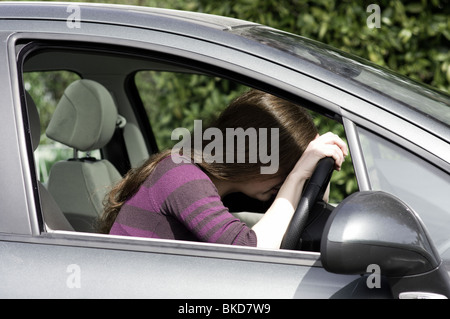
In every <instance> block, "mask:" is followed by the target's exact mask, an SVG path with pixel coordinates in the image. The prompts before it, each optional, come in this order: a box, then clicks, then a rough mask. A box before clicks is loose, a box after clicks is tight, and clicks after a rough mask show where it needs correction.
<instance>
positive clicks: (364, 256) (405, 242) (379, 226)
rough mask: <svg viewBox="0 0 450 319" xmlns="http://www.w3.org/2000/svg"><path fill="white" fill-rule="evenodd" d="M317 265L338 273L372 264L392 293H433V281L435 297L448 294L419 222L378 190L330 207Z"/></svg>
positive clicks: (353, 271) (448, 286)
mask: <svg viewBox="0 0 450 319" xmlns="http://www.w3.org/2000/svg"><path fill="white" fill-rule="evenodd" d="M321 262H322V265H323V267H324V268H325V269H326V270H327V271H330V272H333V273H338V274H365V273H367V272H369V270H368V267H369V266H370V265H377V266H378V267H379V269H380V271H381V275H383V276H385V277H388V279H389V278H390V282H391V286H392V288H393V290H395V291H394V292H396V293H400V292H402V291H405V290H404V289H408V290H411V289H415V288H414V286H417V287H418V288H423V287H424V286H432V287H431V288H429V291H430V290H431V291H433V287H434V283H433V282H435V281H437V282H435V284H437V285H439V286H441V288H439V289H438V290H439V293H443V294H444V295H446V296H447V297H448V296H449V294H450V279H449V276H448V273H447V271H446V270H445V268H444V266H443V265H442V261H441V258H440V256H439V253H438V252H437V250H436V248H435V247H434V245H433V242H432V241H431V240H430V237H429V235H428V233H427V231H426V229H425V226H424V225H423V223H422V221H421V220H420V218H419V217H418V216H417V214H416V213H415V212H414V211H413V210H412V209H411V208H409V207H408V206H407V205H406V204H405V203H403V202H402V201H400V200H399V199H398V198H396V197H395V196H392V195H390V194H388V193H385V192H381V191H366V192H357V193H354V194H352V195H350V196H349V197H347V198H346V199H344V200H343V201H342V203H341V204H339V205H338V206H337V207H336V208H335V209H334V211H333V213H332V214H331V215H330V217H329V219H328V221H327V223H326V225H325V228H324V232H323V234H322V240H321ZM430 276H431V277H430ZM408 278H413V280H406V279H408ZM421 278H422V279H421ZM405 280H406V281H405ZM418 281H420V283H419V282H418ZM425 282H426V283H425ZM403 283H405V285H404V286H405V287H404V289H403V288H402V285H403Z"/></svg>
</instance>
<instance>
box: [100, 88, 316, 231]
mask: <svg viewBox="0 0 450 319" xmlns="http://www.w3.org/2000/svg"><path fill="white" fill-rule="evenodd" d="M210 127H214V128H218V129H219V130H220V131H221V132H222V133H223V136H225V135H226V134H225V132H226V129H227V128H242V129H244V130H246V129H248V128H256V129H258V128H268V129H270V128H278V132H279V140H278V141H279V158H278V161H279V170H278V172H277V173H276V174H277V175H287V174H288V173H289V172H290V171H291V170H292V168H293V167H294V165H295V164H296V163H297V161H298V159H299V158H300V156H301V155H302V154H303V152H304V151H305V149H306V147H307V146H308V144H309V142H310V141H312V140H313V139H314V138H315V137H316V135H317V128H316V127H315V125H314V122H313V120H312V118H311V116H310V115H309V113H308V112H307V111H306V110H305V109H303V108H302V107H300V106H298V105H296V104H294V103H291V102H289V101H286V100H283V99H280V98H277V97H275V96H273V95H271V94H268V93H265V92H261V91H257V90H250V91H248V92H247V93H244V94H243V95H241V96H240V97H238V98H237V99H236V100H234V101H233V102H232V103H231V104H230V105H229V106H228V107H227V108H226V109H225V110H224V111H223V112H222V114H221V115H220V116H219V117H218V118H217V120H216V121H214V122H213V123H212V124H211V125H210ZM259 140H260V139H259V137H258V141H259ZM207 142H208V141H203V143H204V144H203V145H202V146H203V147H204V146H205V145H206V144H207ZM224 142H225V141H224ZM267 142H268V144H269V145H268V146H267V149H268V150H270V139H269V140H268V141H267ZM191 145H193V144H191ZM249 148H250V145H249V141H246V143H245V156H246V160H245V162H244V163H236V161H235V162H234V163H226V161H225V160H224V161H222V163H220V162H211V163H208V162H207V161H203V160H199V159H198V158H197V160H196V162H197V163H198V165H199V166H200V167H201V168H202V170H204V171H205V173H206V174H208V175H209V176H211V177H214V178H216V179H220V180H228V181H235V182H240V181H244V180H250V179H266V178H270V177H273V175H272V176H271V175H264V174H261V170H260V168H261V166H262V165H263V164H262V163H261V162H260V161H259V160H258V161H257V163H250V161H249V160H248V153H249ZM191 153H192V155H191V157H192V159H194V157H196V156H197V155H196V153H195V152H194V151H193V152H191ZM170 154H171V150H166V151H163V152H161V153H158V154H156V155H153V156H151V157H150V158H149V159H148V160H147V161H146V162H145V163H144V164H143V165H141V166H140V167H138V168H135V169H132V170H130V171H129V172H128V173H127V174H126V175H125V177H124V178H123V179H122V180H121V181H120V182H119V183H118V184H117V185H115V186H114V188H113V189H112V190H111V192H110V193H109V195H108V197H107V199H106V203H105V210H104V212H103V214H102V216H101V217H100V219H99V231H100V232H102V233H108V232H109V230H110V229H111V227H112V225H113V223H114V221H115V219H116V217H117V214H118V213H119V211H120V208H121V207H122V205H123V204H124V203H125V201H127V200H128V199H129V198H131V197H132V196H133V195H134V194H135V193H136V192H137V191H138V189H139V187H140V186H141V185H142V183H143V182H144V181H145V180H146V179H147V178H148V176H149V175H150V174H151V173H152V172H153V170H154V168H155V167H156V165H157V164H158V163H159V162H160V161H161V160H162V159H163V158H165V157H167V156H169V155H170ZM224 156H225V155H224Z"/></svg>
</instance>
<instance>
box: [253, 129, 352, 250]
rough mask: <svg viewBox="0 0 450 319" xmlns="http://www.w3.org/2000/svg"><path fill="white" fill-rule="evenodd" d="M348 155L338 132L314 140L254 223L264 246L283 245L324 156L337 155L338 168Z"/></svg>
mask: <svg viewBox="0 0 450 319" xmlns="http://www.w3.org/2000/svg"><path fill="white" fill-rule="evenodd" d="M347 155H348V150H347V145H346V144H345V142H344V141H342V139H340V138H339V137H338V136H337V135H335V134H332V133H326V134H324V135H321V136H317V138H316V139H315V140H313V141H311V142H310V143H309V145H308V147H307V148H306V150H305V152H304V153H303V155H302V156H301V157H300V159H299V160H298V162H297V164H296V165H295V167H294V169H293V170H292V171H291V172H290V173H289V175H288V176H287V178H286V180H285V181H284V182H283V185H282V186H281V188H280V190H279V192H278V194H277V196H276V198H275V200H274V202H273V204H272V205H271V206H270V208H269V209H268V210H267V212H266V213H265V214H264V217H262V218H261V220H260V221H259V222H258V223H257V224H256V225H254V226H253V228H252V229H253V231H254V232H255V233H256V237H257V239H258V241H257V246H258V247H261V248H274V249H278V248H280V245H281V241H282V239H283V236H284V234H285V232H286V230H287V227H288V226H289V223H290V221H291V219H292V216H293V214H294V212H295V209H296V207H297V204H298V202H299V200H300V196H301V192H302V190H303V186H304V184H305V182H306V180H307V179H309V178H310V177H311V175H312V173H313V171H314V169H315V167H316V165H317V162H318V161H319V160H320V159H321V158H324V157H333V159H334V160H335V163H336V166H335V169H336V170H340V168H341V165H342V163H343V162H344V157H345V156H347Z"/></svg>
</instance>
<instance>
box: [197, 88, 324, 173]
mask: <svg viewBox="0 0 450 319" xmlns="http://www.w3.org/2000/svg"><path fill="white" fill-rule="evenodd" d="M211 127H214V128H217V129H219V130H220V131H221V132H222V136H223V142H222V143H223V147H222V149H223V150H224V152H223V153H224V154H223V155H222V156H223V158H222V160H221V161H219V162H218V161H215V162H212V163H207V162H206V161H204V160H203V161H200V160H198V159H197V162H201V163H199V165H200V166H201V167H202V168H203V169H204V170H205V171H206V172H207V173H209V174H210V175H212V176H213V177H215V178H217V179H219V180H227V181H237V182H243V181H248V180H249V179H256V180H266V179H271V178H273V177H274V175H276V176H286V175H287V174H288V173H289V172H290V171H291V170H292V168H293V167H294V165H295V163H296V162H297V161H298V159H299V158H300V156H301V155H302V154H303V152H304V151H305V149H306V147H307V146H308V144H309V142H310V141H312V140H313V139H314V138H315V137H316V136H317V133H318V132H317V128H316V127H315V125H314V122H313V120H312V118H311V116H310V115H309V113H308V112H307V111H306V110H305V109H304V108H302V107H300V106H298V105H296V104H294V103H291V102H289V101H286V100H284V99H280V98H278V97H276V96H273V95H271V94H268V93H265V92H262V91H257V90H250V91H248V92H247V93H244V94H243V95H241V96H240V97H238V98H237V99H236V100H234V101H233V102H232V103H231V104H230V105H229V106H228V107H227V108H226V109H225V110H224V111H223V112H222V114H221V115H220V116H219V118H217V120H216V121H215V122H214V123H212V125H211ZM237 128H241V130H240V131H239V132H240V133H241V135H240V136H239V137H237V138H235V136H236V135H232V134H229V133H230V132H233V131H234V132H236V130H237ZM261 129H262V130H261ZM250 133H252V134H256V139H252V138H251V136H252V134H250ZM275 133H277V135H275V136H272V135H273V134H275ZM230 138H231V139H232V141H230ZM239 138H241V139H243V140H244V141H245V144H244V147H242V148H239V145H242V143H241V144H240V143H239V141H238V139H239ZM255 140H257V144H256V145H255ZM241 142H242V141H241ZM208 143H210V141H209V140H204V141H203V149H205V147H207V145H208ZM273 143H275V144H276V145H274V144H273ZM230 145H232V146H233V148H232V149H231V150H230V147H229V146H230ZM230 151H231V152H233V154H229V153H230ZM272 152H274V153H275V154H271V153H272ZM242 153H243V154H242ZM203 155H204V154H203ZM241 155H242V156H243V158H245V160H244V161H243V163H242V160H241V162H238V159H239V157H240V156H241ZM265 155H268V156H269V157H268V156H265ZM269 158H270V160H276V161H277V167H276V170H275V171H274V172H272V173H271V174H264V173H262V171H261V168H262V167H267V166H268V165H269V164H270V163H267V160H268V159H269ZM203 159H204V158H203ZM229 159H233V160H232V162H230V160H229ZM255 159H256V162H255Z"/></svg>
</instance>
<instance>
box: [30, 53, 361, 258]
mask: <svg viewBox="0 0 450 319" xmlns="http://www.w3.org/2000/svg"><path fill="white" fill-rule="evenodd" d="M43 48H44V49H45V50H37V51H36V52H33V54H32V55H30V58H29V59H28V60H26V61H25V64H24V74H23V78H24V82H23V86H24V88H25V89H26V90H27V91H28V93H29V94H30V95H31V98H32V99H33V100H34V101H35V104H36V106H37V108H38V111H39V116H40V117H41V119H40V122H41V139H40V144H39V146H38V148H37V150H36V151H35V152H34V158H35V160H36V163H35V165H36V171H37V173H38V179H39V181H40V182H41V183H42V184H43V185H44V187H46V188H48V189H49V190H50V193H52V190H51V188H52V183H49V184H50V185H48V184H47V183H48V178H49V175H50V174H51V173H50V172H51V171H52V168H53V166H55V167H56V166H59V163H60V162H64V161H69V162H71V161H73V159H72V158H71V156H72V154H71V153H72V152H73V150H72V149H71V148H70V147H65V146H64V145H62V144H61V143H56V145H58V147H60V148H61V149H62V150H64V151H61V150H58V151H57V152H58V154H62V153H63V152H64V156H59V157H57V156H53V157H52V158H51V159H48V158H49V156H48V155H47V154H48V149H49V148H51V149H52V150H53V149H55V146H47V143H50V140H51V139H49V138H48V136H47V133H46V132H47V128H48V126H49V121H50V119H51V118H52V117H53V116H54V112H55V108H56V106H57V105H58V103H59V99H61V97H62V95H64V93H63V92H64V90H65V89H67V88H68V87H69V86H70V85H71V84H73V83H75V82H77V81H79V80H80V79H83V80H87V81H93V82H97V83H99V84H101V85H102V86H104V87H105V88H106V90H107V91H108V93H109V94H110V95H111V99H112V101H113V102H114V103H115V106H116V108H117V113H118V120H117V123H116V129H115V130H116V131H115V133H114V136H115V137H114V139H115V141H114V142H109V143H107V144H106V145H104V146H102V147H100V148H99V149H96V150H95V151H93V152H92V151H89V152H87V154H85V153H82V154H78V155H77V156H78V157H81V158H82V159H83V161H84V158H85V157H87V158H88V159H89V160H90V161H102V160H107V161H109V162H110V163H111V167H115V168H116V169H117V170H118V173H119V174H120V175H124V174H125V173H126V172H127V171H128V170H129V169H130V168H132V167H136V166H138V165H140V164H141V163H142V162H143V161H144V160H145V159H147V158H148V157H149V156H150V155H152V154H153V153H155V152H156V151H158V150H163V149H167V148H170V147H172V146H173V145H174V143H176V141H174V140H172V139H171V133H172V132H173V130H174V129H175V128H177V127H184V128H186V129H188V130H192V128H193V125H194V121H196V120H202V121H204V123H205V126H207V125H208V124H209V123H210V122H211V120H213V119H214V118H215V117H217V116H218V114H219V113H220V112H221V111H222V110H223V109H224V108H225V107H226V106H227V105H228V104H229V103H230V102H231V101H232V100H233V99H235V98H236V97H238V96H239V95H240V94H242V93H243V92H245V91H247V90H249V89H250V88H251V85H252V83H251V81H249V79H246V82H245V83H239V82H238V81H236V78H239V77H238V76H237V75H235V76H234V79H233V80H231V79H229V78H226V77H221V76H218V75H217V74H218V73H219V72H218V71H217V70H215V72H214V73H213V74H211V73H210V72H209V70H208V69H206V68H204V69H202V68H199V66H198V65H197V67H196V68H195V69H191V68H190V65H184V64H183V65H180V63H179V62H178V63H176V64H171V62H170V61H161V56H158V59H157V60H155V59H152V54H151V52H148V53H147V55H145V56H144V54H142V53H140V54H138V55H134V54H129V53H127V52H125V51H121V50H120V49H118V50H117V51H115V50H111V48H110V47H109V48H108V49H98V48H97V49H96V50H92V51H91V50H89V49H78V48H77V47H75V46H71V45H67V46H66V47H64V46H58V47H57V48H56V49H54V50H53V49H51V46H50V47H46V46H43ZM40 49H41V48H40ZM102 52H103V53H102ZM66 56H67V59H65V57H66ZM69 58H70V59H69ZM172 59H173V57H172ZM169 60H170V59H169ZM51 61H56V62H55V65H52V63H51ZM96 66H98V69H97V68H96ZM109 66H110V67H109ZM112 66H114V67H115V70H114V72H111V69H112ZM116 66H120V67H116ZM50 71H51V72H50ZM255 83H258V82H257V81H255ZM290 98H292V96H290ZM299 105H302V104H301V103H299ZM311 113H312V115H313V118H314V121H315V124H316V126H318V128H319V131H320V133H325V132H327V131H333V132H335V133H336V134H338V135H340V136H341V137H343V138H345V132H344V129H343V126H342V124H340V123H338V122H336V121H334V120H331V119H329V118H328V117H326V116H323V115H321V114H320V113H318V112H317V110H315V111H314V112H313V111H311ZM47 141H49V142H47ZM51 143H53V142H51ZM124 154H125V155H124ZM46 156H47V157H46ZM44 161H45V162H44ZM43 163H44V164H43ZM124 163H125V164H126V165H124ZM55 164H58V165H55ZM108 165H109V164H108ZM344 165H345V169H343V170H342V171H341V172H335V174H334V176H333V179H332V186H331V193H330V202H331V203H333V204H335V205H336V204H338V203H339V202H340V201H342V200H343V199H344V198H345V196H347V195H349V194H351V193H352V192H354V191H356V190H357V183H356V179H355V177H354V172H353V167H352V164H351V161H346V163H345V164H344ZM108 170H109V168H108ZM73 172H74V171H72V170H71V171H70V174H72V173H73ZM65 174H66V175H63V178H60V180H61V179H62V180H64V179H69V173H65ZM70 176H72V175H70ZM118 176H119V175H118ZM117 180H118V179H117V178H115V179H110V183H109V184H108V185H94V188H93V189H92V190H90V191H89V192H88V193H89V196H90V197H93V198H97V199H104V197H105V195H106V194H107V190H109V189H111V187H112V186H113V185H114V184H115V182H117ZM67 182H68V183H69V184H71V186H70V187H71V188H72V190H74V189H76V188H77V186H74V185H78V184H76V183H72V182H71V181H70V180H68V181H67ZM92 183H94V182H92ZM80 185H81V184H80ZM57 192H58V196H57V197H58V198H57V199H56V204H57V206H59V208H61V209H62V211H63V214H64V215H65V216H66V217H68V219H69V222H70V223H72V225H74V226H75V227H74V230H75V231H81V232H92V233H96V232H97V231H96V228H95V227H94V226H93V225H94V224H95V221H96V217H95V216H90V217H89V218H90V219H89V220H88V223H89V224H90V225H91V226H92V227H91V226H89V227H86V220H85V217H86V216H85V215H87V214H88V213H86V212H85V209H87V208H86V207H87V206H84V204H82V202H81V200H77V199H76V198H77V197H76V196H74V195H73V193H72V192H70V191H67V192H64V191H62V188H60V187H58V191H57ZM50 195H52V194H50ZM52 196H53V195H52ZM45 198H46V197H45V196H41V197H40V200H41V201H42V202H41V205H40V206H41V207H40V208H41V209H42V211H43V215H44V218H43V220H44V223H45V222H46V217H45V215H46V214H45V213H46V209H47V205H46V204H45V203H44V201H45ZM74 198H75V199H74ZM61 201H62V202H61ZM100 201H101V200H100ZM243 202H244V203H245V204H246V205H244V206H241V205H236V203H239V204H241V203H243ZM225 204H226V205H227V206H228V205H230V207H232V209H230V211H233V212H235V213H241V212H243V211H244V214H241V215H236V216H238V217H239V218H241V219H242V220H243V221H244V222H246V223H247V224H248V225H249V226H252V225H253V224H254V223H255V222H257V221H258V220H259V218H261V216H262V215H261V213H263V212H264V211H265V210H266V209H267V208H268V207H269V205H270V203H261V202H257V201H253V200H251V199H249V198H245V197H244V198H243V197H239V196H237V197H235V198H231V199H229V198H227V199H226V201H225ZM247 204H248V205H247ZM91 206H92V205H91ZM94 206H95V205H94ZM67 207H68V208H67ZM96 211H97V218H98V215H99V214H101V207H100V208H99V207H96ZM248 213H250V214H248ZM82 225H84V226H82ZM47 228H49V229H52V230H58V229H57V228H56V229H55V228H53V227H47ZM316 235H317V234H316ZM316 237H317V238H320V234H318V235H317V236H316ZM316 247H317V245H316ZM316 251H318V249H317V248H316Z"/></svg>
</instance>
